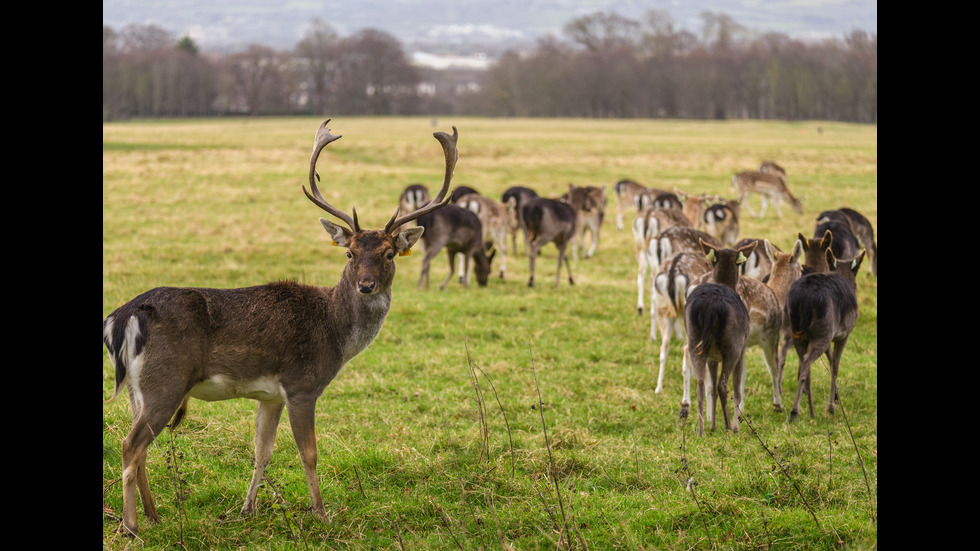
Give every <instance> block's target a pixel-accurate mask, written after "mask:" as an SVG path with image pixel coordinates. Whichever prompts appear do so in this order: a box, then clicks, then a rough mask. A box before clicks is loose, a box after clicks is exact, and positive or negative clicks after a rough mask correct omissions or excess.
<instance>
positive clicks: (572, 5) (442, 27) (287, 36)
mask: <svg viewBox="0 0 980 551" xmlns="http://www.w3.org/2000/svg"><path fill="white" fill-rule="evenodd" d="M650 9H659V10H663V11H666V12H667V13H669V14H670V15H671V17H672V19H673V20H674V23H675V25H676V26H678V27H681V28H684V29H687V30H690V31H697V30H699V29H700V26H701V18H700V14H701V12H702V11H705V10H707V11H712V12H715V13H721V14H725V15H728V16H731V17H732V18H733V19H734V20H735V21H736V22H738V23H740V24H742V25H743V26H745V27H747V28H749V29H750V30H752V31H757V32H760V33H761V32H780V33H784V34H787V35H789V36H792V37H794V38H800V39H819V38H828V37H841V36H843V35H844V34H845V33H847V32H850V31H852V30H855V29H858V30H864V31H868V32H871V33H875V34H877V32H878V2H877V0H491V1H488V0H291V1H288V2H287V1H283V0H205V1H201V0H103V1H102V24H103V25H108V26H110V27H112V28H113V29H115V30H120V29H122V28H123V27H124V26H126V25H128V24H130V23H138V24H155V25H157V26H160V27H162V28H164V29H166V30H169V31H171V32H173V33H174V34H176V35H177V36H184V35H189V36H191V38H193V39H194V40H195V41H196V42H197V43H198V44H199V45H201V46H202V47H204V48H234V47H236V46H237V45H243V44H248V43H257V44H264V45H267V46H272V47H276V48H291V47H293V46H295V44H296V43H297V42H298V41H299V40H300V38H302V36H303V32H304V30H305V28H306V26H307V25H308V24H309V22H310V21H311V20H312V19H314V18H318V19H320V20H322V21H324V22H326V23H328V24H330V25H331V26H332V27H333V28H334V29H335V30H336V31H337V32H339V33H340V34H341V35H348V34H350V33H353V32H355V31H358V30H360V29H364V28H375V29H381V30H384V31H387V32H389V33H391V34H393V35H394V36H395V37H397V38H398V39H399V40H401V41H402V42H405V43H411V42H413V41H416V40H424V39H426V37H434V36H438V37H444V36H453V35H455V36H464V35H468V34H469V35H472V34H478V35H481V36H487V37H492V36H499V37H501V38H510V39H515V38H522V39H525V40H528V41H533V40H535V39H536V38H537V37H540V36H544V35H548V34H553V35H560V34H561V28H562V26H563V25H564V24H565V23H566V22H568V21H569V20H571V19H573V18H575V17H579V16H582V15H587V14H590V13H595V12H597V11H605V12H614V13H617V14H619V15H622V16H625V17H629V18H631V19H635V20H638V21H642V20H643V15H644V14H645V13H646V12H647V11H648V10H650Z"/></svg>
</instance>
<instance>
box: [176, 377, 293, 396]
mask: <svg viewBox="0 0 980 551" xmlns="http://www.w3.org/2000/svg"><path fill="white" fill-rule="evenodd" d="M190 395H191V398H196V399H198V400H204V401H207V402H216V401H219V400H230V399H232V398H251V399H252V400H260V401H269V400H277V399H278V400H285V398H286V393H285V391H284V390H283V388H282V385H281V384H279V377H275V376H268V377H259V378H258V379H251V380H236V379H232V378H231V377H227V376H224V375H215V376H214V377H211V378H210V379H206V380H204V381H201V382H200V383H197V384H196V385H194V386H193V387H192V388H191V392H190Z"/></svg>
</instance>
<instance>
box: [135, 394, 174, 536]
mask: <svg viewBox="0 0 980 551" xmlns="http://www.w3.org/2000/svg"><path fill="white" fill-rule="evenodd" d="M133 394H134V393H133V390H132V389H131V390H130V410H131V411H134V412H138V413H136V414H134V415H133V426H132V428H131V429H130V431H129V434H128V435H127V436H126V438H125V439H123V441H122V483H123V528H124V529H125V530H126V532H128V533H129V534H131V535H136V534H137V533H138V532H139V527H138V523H137V520H136V494H137V492H139V499H140V502H141V503H142V504H143V514H144V515H146V518H147V520H149V521H151V522H159V521H160V516H159V515H158V514H157V508H156V505H155V504H154V502H153V494H152V493H151V492H150V479H149V476H148V475H147V472H146V452H147V449H148V448H149V447H150V444H152V443H153V441H154V440H155V439H156V437H157V435H159V434H160V432H162V431H163V429H164V428H165V427H166V426H167V423H168V422H169V421H170V419H171V418H172V417H173V415H174V412H176V411H177V408H178V407H179V405H180V403H181V401H182V400H183V397H182V396H175V397H164V398H165V399H164V400H159V399H156V400H154V399H153V398H154V397H153V396H148V395H146V394H145V393H144V400H145V401H144V403H143V405H142V406H140V405H138V404H136V403H135V400H134V399H133V398H132V396H133ZM161 401H163V402H164V403H163V404H162V405H161V404H160V403H158V402H161Z"/></svg>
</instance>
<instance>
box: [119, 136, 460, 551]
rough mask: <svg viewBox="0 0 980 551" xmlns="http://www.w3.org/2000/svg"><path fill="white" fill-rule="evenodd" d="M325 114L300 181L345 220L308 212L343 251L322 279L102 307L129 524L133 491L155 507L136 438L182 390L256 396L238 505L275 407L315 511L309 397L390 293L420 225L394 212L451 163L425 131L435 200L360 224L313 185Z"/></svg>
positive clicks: (188, 291) (183, 397)
mask: <svg viewBox="0 0 980 551" xmlns="http://www.w3.org/2000/svg"><path fill="white" fill-rule="evenodd" d="M328 122H330V121H329V119H328V120H327V121H326V122H324V123H323V124H322V125H321V126H320V127H319V129H318V130H317V133H316V137H315V141H314V144H313V153H312V155H311V157H310V169H309V179H310V187H311V190H312V191H307V189H306V186H303V191H304V193H305V194H306V196H307V197H308V198H309V199H310V200H311V201H312V202H313V203H314V204H315V205H317V206H318V207H320V208H321V209H323V210H325V211H326V212H327V213H329V214H331V215H332V216H334V217H336V218H338V219H339V220H341V221H343V222H344V223H345V224H346V225H347V227H343V226H340V225H337V224H335V223H333V222H330V221H328V220H326V219H324V218H321V219H320V223H321V224H322V225H323V227H324V229H326V231H327V233H328V234H329V235H330V238H331V239H332V240H333V242H334V243H335V244H336V245H339V246H341V247H345V248H346V249H347V257H348V258H349V261H348V262H347V264H346V265H345V267H344V270H343V274H342V275H341V277H340V281H339V282H338V283H337V285H336V286H334V287H314V286H310V285H304V284H301V283H297V282H292V281H283V282H277V283H270V284H267V285H260V286H255V287H246V288H240V289H205V288H174V287H160V288H156V289H153V290H150V291H147V292H145V293H143V294H141V295H139V296H138V297H136V298H134V299H133V300H131V301H130V302H128V303H126V304H124V305H123V306H121V307H120V308H119V309H117V310H116V311H115V312H113V313H112V314H110V315H109V316H108V317H107V318H106V319H105V321H104V322H103V325H102V336H103V341H104V343H105V346H106V348H107V349H108V353H109V358H110V361H111V362H112V364H113V366H114V368H115V372H116V389H115V394H114V395H113V398H115V396H118V394H119V392H120V390H121V389H122V387H123V386H126V387H128V389H129V403H130V409H131V412H132V416H133V425H132V428H131V430H130V432H129V434H128V435H127V436H126V438H125V439H124V440H123V442H122V463H123V465H122V469H123V470H122V483H123V519H122V526H123V528H124V529H125V531H127V532H128V533H129V534H136V533H137V531H138V525H137V519H136V499H137V497H136V493H137V491H138V492H139V495H140V500H141V501H142V503H143V512H144V514H145V515H146V517H147V518H148V519H149V520H150V521H154V522H156V521H158V520H159V516H158V515H157V510H156V507H155V505H154V501H153V496H152V494H151V493H150V483H149V479H148V477H147V468H146V453H147V448H148V446H149V445H150V444H151V443H152V442H153V440H154V439H155V438H156V436H157V435H158V434H160V432H161V431H163V429H164V427H166V426H167V424H168V423H171V427H174V428H175V427H177V425H178V424H179V423H180V421H181V420H182V419H183V418H184V416H185V415H186V413H187V405H188V401H189V399H190V398H197V399H199V400H208V401H216V400H228V399H231V398H250V399H253V400H256V401H258V416H257V421H256V433H255V468H254V471H253V473H252V480H251V483H250V485H249V488H248V492H247V493H246V495H245V503H244V505H243V506H242V510H241V514H243V515H247V514H251V513H253V512H254V511H255V508H256V504H255V503H256V494H257V492H258V489H259V483H260V482H261V480H262V477H263V473H264V472H265V469H266V466H267V465H268V464H269V461H270V459H271V456H272V447H273V444H274V442H275V434H276V428H277V426H278V424H279V420H280V417H281V414H282V411H283V408H284V407H285V408H286V410H287V412H288V415H289V424H290V427H291V428H292V432H293V438H294V439H295V441H296V446H297V448H298V449H299V454H300V459H301V460H302V463H303V470H304V472H305V475H306V484H307V487H308V489H309V493H310V500H311V502H312V506H313V511H314V513H316V514H318V515H319V516H320V517H321V518H323V517H325V516H326V511H325V509H324V506H323V499H322V497H321V494H320V487H319V483H318V481H317V475H316V463H317V449H316V435H315V433H314V425H315V407H316V401H317V399H318V398H319V397H320V395H321V393H323V391H324V389H325V388H326V387H327V385H328V384H330V381H331V380H332V379H333V378H334V377H335V376H336V375H337V373H338V372H339V371H340V370H341V368H342V367H343V366H344V364H346V363H347V362H348V361H350V360H351V359H352V358H354V357H355V356H357V354H358V353H360V352H361V351H363V350H364V349H365V348H367V347H368V346H369V345H370V344H371V342H372V341H374V338H375V337H376V336H377V335H378V332H379V331H380V330H381V326H382V324H383V323H384V321H385V318H386V317H387V315H388V309H389V307H390V304H391V284H392V280H393V279H394V276H395V262H394V259H395V256H396V255H400V254H406V253H408V252H409V251H410V248H411V247H412V246H413V245H414V244H415V242H416V241H417V240H418V239H419V237H420V236H421V235H422V232H423V229H422V228H419V227H405V228H403V226H404V224H406V223H407V222H409V221H411V220H414V219H416V218H418V217H419V216H421V215H423V214H425V213H427V212H431V211H434V210H436V209H438V208H440V207H443V206H444V205H445V204H446V203H447V202H448V200H449V194H448V193H447V192H448V190H449V183H450V181H451V179H452V175H453V170H454V167H455V165H456V159H457V150H456V140H457V136H458V134H457V132H456V128H455V127H454V128H453V135H452V136H450V135H449V134H447V133H445V132H436V133H435V134H434V136H435V138H436V139H437V140H438V141H439V142H440V143H441V144H442V148H443V151H444V153H445V158H446V171H445V178H444V180H443V183H442V189H441V190H440V191H439V194H438V195H437V196H436V198H435V200H433V201H432V202H430V203H429V204H427V205H426V206H425V207H423V208H421V209H419V210H415V211H412V212H408V213H406V214H403V215H401V216H399V214H400V213H399V211H397V210H396V211H395V214H394V215H393V216H392V217H391V219H390V220H389V221H388V223H387V225H386V226H385V227H384V229H383V230H364V229H361V227H360V225H359V224H358V221H357V213H356V211H354V210H353V209H352V211H351V212H352V214H353V216H351V215H348V214H347V213H345V212H343V211H341V210H339V209H337V208H335V207H334V206H332V205H330V204H329V203H327V201H326V200H324V198H323V196H322V195H321V193H320V191H319V189H318V188H317V184H316V181H317V180H318V179H319V174H318V173H317V171H316V162H317V158H318V157H319V154H320V152H321V151H322V150H323V148H324V147H326V146H327V144H329V143H331V142H333V141H334V140H337V139H339V138H340V136H334V135H332V134H330V129H329V128H327V123H328Z"/></svg>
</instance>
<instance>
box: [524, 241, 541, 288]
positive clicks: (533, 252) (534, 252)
mask: <svg viewBox="0 0 980 551" xmlns="http://www.w3.org/2000/svg"><path fill="white" fill-rule="evenodd" d="M539 246H540V245H536V244H535V243H533V242H530V241H529V242H527V254H528V258H529V259H530V264H531V276H530V278H529V279H528V280H527V286H528V287H534V261H535V260H536V259H537V258H538V247H539Z"/></svg>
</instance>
